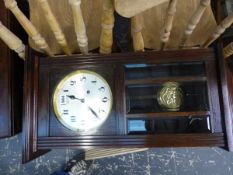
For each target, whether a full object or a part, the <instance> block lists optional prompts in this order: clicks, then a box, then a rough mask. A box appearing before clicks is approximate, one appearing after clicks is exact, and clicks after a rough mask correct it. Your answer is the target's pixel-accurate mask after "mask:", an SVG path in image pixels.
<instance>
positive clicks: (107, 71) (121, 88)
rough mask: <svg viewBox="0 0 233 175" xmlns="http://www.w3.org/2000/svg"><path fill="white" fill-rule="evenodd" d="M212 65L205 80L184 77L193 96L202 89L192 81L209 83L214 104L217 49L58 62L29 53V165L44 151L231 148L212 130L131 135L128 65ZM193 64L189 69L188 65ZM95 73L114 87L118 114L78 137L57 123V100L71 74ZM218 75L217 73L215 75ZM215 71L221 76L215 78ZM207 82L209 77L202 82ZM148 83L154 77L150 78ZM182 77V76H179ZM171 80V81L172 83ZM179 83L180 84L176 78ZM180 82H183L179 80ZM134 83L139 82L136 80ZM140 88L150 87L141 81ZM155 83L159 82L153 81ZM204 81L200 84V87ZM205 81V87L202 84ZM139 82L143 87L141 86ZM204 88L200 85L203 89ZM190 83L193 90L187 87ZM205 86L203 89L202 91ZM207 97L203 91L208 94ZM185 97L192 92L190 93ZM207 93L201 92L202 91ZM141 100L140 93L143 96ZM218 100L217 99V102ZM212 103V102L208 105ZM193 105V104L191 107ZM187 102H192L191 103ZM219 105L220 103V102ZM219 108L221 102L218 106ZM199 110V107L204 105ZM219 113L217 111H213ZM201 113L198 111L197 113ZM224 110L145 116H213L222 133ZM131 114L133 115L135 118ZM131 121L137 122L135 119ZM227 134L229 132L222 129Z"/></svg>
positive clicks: (221, 134)
mask: <svg viewBox="0 0 233 175" xmlns="http://www.w3.org/2000/svg"><path fill="white" fill-rule="evenodd" d="M197 62H198V63H200V65H206V64H210V65H209V66H206V67H205V68H204V69H207V70H206V75H200V77H191V79H190V81H189V78H190V77H188V78H187V77H185V78H183V80H186V81H188V83H186V84H185V83H184V84H182V86H183V87H185V88H184V89H185V90H186V91H187V90H188V89H187V88H189V87H190V88H191V89H192V90H193V91H194V93H195V92H196V91H197V90H200V89H202V88H200V87H199V88H195V87H191V86H190V82H193V83H196V84H197V86H199V84H200V83H202V85H205V84H208V85H207V86H208V88H207V90H208V91H209V93H208V94H207V95H208V96H211V97H210V98H208V100H209V104H210V105H211V104H213V103H215V102H216V101H217V102H219V97H218V91H219V90H220V89H221V88H222V86H221V85H220V86H218V84H217V82H218V77H217V75H218V73H219V72H218V70H216V69H215V67H216V65H215V64H218V63H216V57H215V55H214V52H213V50H212V49H197V50H182V51H165V52H155V51H154V52H145V53H124V54H123V53H121V54H111V55H88V56H81V55H74V56H70V57H65V56H58V57H55V58H49V57H43V56H41V55H38V54H37V53H34V52H32V51H31V52H30V54H29V57H28V60H27V61H26V68H25V90H24V96H25V103H24V106H25V113H24V114H25V119H24V137H25V142H24V143H25V145H24V154H25V155H24V157H25V160H26V161H29V160H31V159H32V158H34V157H35V156H38V155H41V153H43V152H40V151H43V150H45V151H47V149H53V148H67V147H70V148H95V147H167V146H220V147H227V146H228V145H227V143H228V142H227V140H226V135H225V134H226V133H225V132H221V130H216V129H213V130H212V133H208V134H203V133H200V134H197V133H196V134H194V133H191V134H190V133H187V134H158V133H156V132H155V134H154V135H150V134H148V135H127V132H126V129H127V128H126V127H127V120H126V119H127V111H126V96H127V92H126V88H127V86H126V83H127V81H126V80H125V77H126V75H125V69H126V64H132V65H134V64H138V63H140V64H174V63H175V64H177V63H194V64H195V63H197ZM189 65H190V64H189ZM78 69H79V70H80V69H87V70H93V71H95V72H97V73H99V74H100V75H102V76H103V77H104V78H105V79H106V80H107V81H108V83H109V84H110V87H111V89H112V91H113V96H114V102H113V104H114V105H113V106H114V107H113V111H112V113H111V115H110V116H109V120H108V121H106V123H104V124H103V125H102V126H101V127H100V129H99V130H98V129H97V130H96V131H95V132H90V133H89V132H88V133H82V134H80V133H77V132H73V131H70V130H68V129H67V128H65V127H63V125H62V124H61V123H60V122H58V120H57V119H56V116H55V114H54V112H53V109H52V100H51V99H52V95H53V92H54V88H55V87H56V85H57V83H58V82H59V81H60V80H61V79H62V78H63V77H64V76H65V75H67V74H68V73H70V72H72V71H74V70H78ZM212 71H214V73H211V72H212ZM215 71H216V73H215ZM203 77H204V78H203ZM148 78H149V77H148ZM176 78H177V77H176ZM167 80H168V79H167ZM174 80H175V79H174ZM178 80H179V77H178ZM133 81H134V80H133ZM140 81H141V82H140V83H142V84H143V83H148V82H147V80H145V81H144V80H140ZM148 81H151V83H152V84H153V83H155V82H153V81H154V79H152V80H148ZM200 81H201V82H200ZM203 81H204V82H203ZM136 83H138V82H136ZM149 83H150V82H149ZM198 83H199V84H198ZM188 84H189V85H188ZM201 87H202V86H201ZM203 92H204V91H203ZM186 93H189V91H187V92H186ZM201 93H202V92H201ZM139 95H140V94H139ZM212 96H213V97H212ZM190 100H191V101H193V104H194V105H198V104H197V102H196V101H198V100H197V99H196V100H195V98H193V100H192V98H190V99H189V101H190ZM208 100H207V101H208ZM191 101H190V104H192V103H191ZM186 103H187V101H186ZM219 103H220V102H219ZM216 104H218V103H216ZM199 105H200V104H199ZM213 108H216V109H213ZM196 109H198V108H196ZM222 110H223V108H221V106H220V105H211V108H210V109H209V110H206V111H204V110H203V111H200V110H197V111H193V110H190V112H187V111H185V110H184V112H159V111H157V112H155V113H144V114H139V115H137V116H140V115H142V116H140V117H149V118H150V117H153V116H159V117H175V116H182V117H185V116H189V115H192V116H203V115H208V116H210V118H214V119H212V120H211V126H214V127H215V126H216V127H215V128H221V126H224V124H225V123H223V122H222V118H223V117H224V113H222V115H220V113H218V112H216V111H222ZM130 115H131V116H130ZM130 115H128V117H133V118H134V117H137V116H136V114H134V115H133V114H130ZM223 131H225V130H223Z"/></svg>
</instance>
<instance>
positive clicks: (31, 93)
mask: <svg viewBox="0 0 233 175" xmlns="http://www.w3.org/2000/svg"><path fill="white" fill-rule="evenodd" d="M30 51H31V50H29V53H28V56H30V57H33V58H32V59H29V58H26V61H25V68H24V71H25V74H24V111H23V113H24V118H23V155H22V159H23V160H22V161H23V163H26V162H28V161H30V160H32V159H34V158H36V157H38V156H40V155H42V154H44V153H46V152H48V151H49V150H43V151H41V150H38V149H37V132H38V131H37V104H38V83H39V81H38V78H39V77H38V76H39V75H38V68H39V58H38V56H34V55H33V53H32V52H30ZM45 129H46V128H45Z"/></svg>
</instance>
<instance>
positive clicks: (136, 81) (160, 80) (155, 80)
mask: <svg viewBox="0 0 233 175" xmlns="http://www.w3.org/2000/svg"><path fill="white" fill-rule="evenodd" d="M206 80H207V78H206V77H204V76H187V77H164V78H150V79H134V80H126V81H125V84H126V85H135V84H155V83H165V82H168V81H175V82H196V81H206Z"/></svg>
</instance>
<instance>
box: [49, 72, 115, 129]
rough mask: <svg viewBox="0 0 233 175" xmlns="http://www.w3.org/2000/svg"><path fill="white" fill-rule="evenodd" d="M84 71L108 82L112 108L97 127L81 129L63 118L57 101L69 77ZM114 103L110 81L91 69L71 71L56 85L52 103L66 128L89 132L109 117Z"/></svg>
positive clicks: (57, 116)
mask: <svg viewBox="0 0 233 175" xmlns="http://www.w3.org/2000/svg"><path fill="white" fill-rule="evenodd" d="M83 73H84V74H91V75H94V76H96V77H97V78H99V79H101V80H102V81H103V82H104V83H105V84H106V86H107V87H108V88H109V92H110V108H109V111H108V113H107V117H106V118H105V119H104V120H103V121H102V122H101V123H100V124H98V125H97V126H96V127H94V128H89V129H87V130H81V129H77V128H73V127H71V126H69V125H68V124H66V122H65V121H64V120H63V119H62V117H61V115H60V114H59V112H58V107H57V104H56V101H57V98H58V93H59V92H60V90H61V89H62V86H63V84H64V83H65V82H66V81H67V79H69V78H70V77H72V76H74V75H78V74H83ZM112 104H113V95H112V90H111V87H110V86H109V84H108V82H107V81H106V80H105V79H104V78H103V77H102V76H101V75H99V74H98V73H96V72H93V71H89V70H77V71H74V72H71V73H69V74H68V75H66V76H65V77H64V78H63V79H62V80H61V81H59V83H58V85H57V86H56V88H55V90H54V93H53V104H52V105H53V110H54V113H55V116H56V118H57V119H58V121H59V122H60V123H61V124H62V125H64V126H65V127H66V128H68V129H70V130H72V131H76V132H87V131H91V130H94V129H96V128H98V127H100V126H101V125H102V124H103V123H104V122H105V121H106V120H107V118H108V117H109V114H110V113H111V111H112Z"/></svg>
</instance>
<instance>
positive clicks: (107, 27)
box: [100, 0, 114, 54]
mask: <svg viewBox="0 0 233 175" xmlns="http://www.w3.org/2000/svg"><path fill="white" fill-rule="evenodd" d="M113 26H114V7H113V0H104V2H103V13H102V24H101V27H102V30H101V35H100V53H101V54H110V53H111V52H112V44H113V32H112V31H113Z"/></svg>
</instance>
